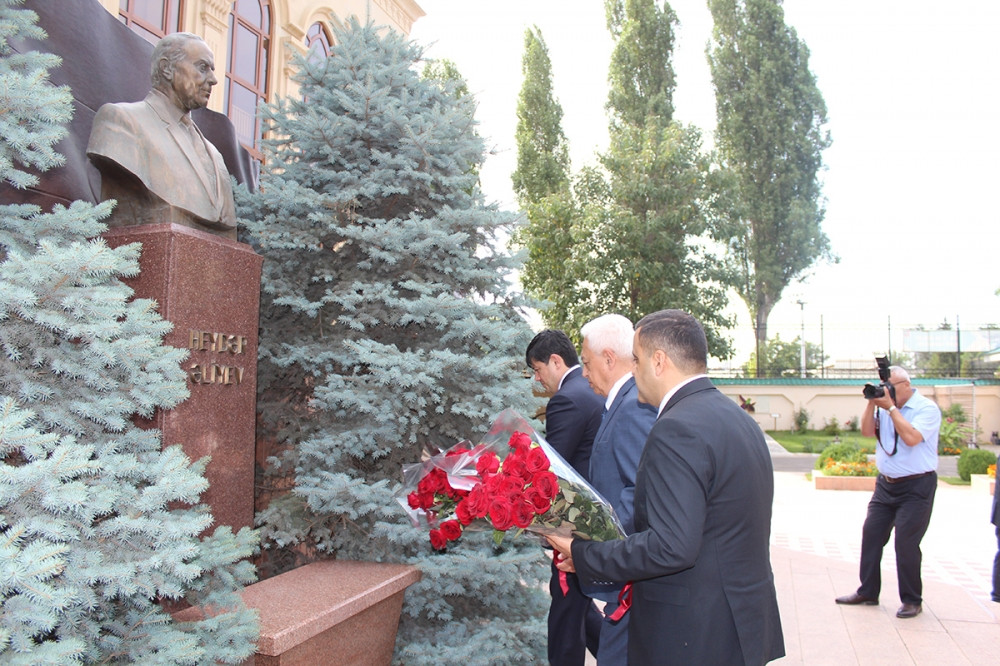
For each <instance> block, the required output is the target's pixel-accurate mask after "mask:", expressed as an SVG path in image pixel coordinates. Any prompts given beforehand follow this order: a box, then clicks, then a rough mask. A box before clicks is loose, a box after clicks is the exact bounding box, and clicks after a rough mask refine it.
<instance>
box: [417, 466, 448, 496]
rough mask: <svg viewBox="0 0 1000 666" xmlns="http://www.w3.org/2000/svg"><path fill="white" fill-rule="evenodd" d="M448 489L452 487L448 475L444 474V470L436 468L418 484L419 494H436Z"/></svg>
mask: <svg viewBox="0 0 1000 666" xmlns="http://www.w3.org/2000/svg"><path fill="white" fill-rule="evenodd" d="M448 487H450V486H449V485H448V475H447V474H445V473H444V470H440V469H438V468H436V467H435V468H434V469H432V470H431V471H430V472H428V473H427V475H426V476H425V477H424V478H422V479H420V483H418V484H417V492H421V493H424V492H430V493H436V492H438V491H439V490H444V489H445V488H448Z"/></svg>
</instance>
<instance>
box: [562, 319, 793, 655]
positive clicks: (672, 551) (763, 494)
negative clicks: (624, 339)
mask: <svg viewBox="0 0 1000 666" xmlns="http://www.w3.org/2000/svg"><path fill="white" fill-rule="evenodd" d="M633 355H634V357H635V361H636V366H635V369H634V371H633V372H634V374H635V381H636V385H637V387H638V391H639V400H641V401H642V402H645V403H646V404H649V405H657V406H658V416H657V419H656V423H654V424H653V429H652V430H651V431H650V433H649V438H648V439H647V440H646V447H645V449H643V453H642V458H641V459H640V461H639V469H638V471H637V473H636V479H635V532H633V533H632V534H630V535H629V536H628V537H626V538H625V539H624V540H620V541H604V542H597V541H587V540H584V539H570V538H566V537H548V539H549V542H550V543H552V545H553V546H554V547H555V548H557V549H558V550H559V551H560V552H561V553H563V554H564V555H566V556H567V557H568V558H569V559H568V560H566V561H564V562H562V563H561V564H560V565H559V566H560V568H562V569H563V570H566V571H573V570H575V571H576V572H577V574H578V575H579V576H580V577H581V578H583V579H584V580H590V579H607V580H616V581H633V587H632V607H631V609H630V610H629V612H630V613H632V619H631V620H630V621H629V631H628V633H629V636H628V660H629V663H630V664H764V663H766V662H768V661H771V660H773V659H777V658H779V657H781V656H783V655H784V653H785V649H784V639H783V637H782V633H781V619H780V617H779V615H778V600H777V595H776V593H775V589H774V576H773V574H772V572H771V561H770V546H769V543H768V542H769V539H770V534H771V503H772V501H773V498H774V472H773V469H772V467H771V456H770V452H769V451H768V448H767V444H766V443H765V442H764V435H763V433H762V432H761V429H760V426H758V425H757V423H756V422H755V421H754V420H753V419H752V418H750V417H749V416H748V415H747V414H746V413H745V412H744V411H743V410H742V409H740V408H739V406H738V405H737V404H736V403H735V402H733V401H732V400H730V399H729V398H727V397H726V396H724V395H723V394H722V393H721V392H719V390H718V389H716V388H715V387H714V386H713V385H712V382H711V381H709V379H708V377H707V376H706V375H705V372H706V368H707V363H708V344H707V341H706V339H705V331H704V330H703V329H702V327H701V325H700V324H699V323H698V321H697V320H696V319H695V318H694V317H692V316H691V315H689V314H687V313H685V312H682V311H680V310H662V311H660V312H656V313H653V314H651V315H647V316H646V317H644V318H643V319H642V320H640V321H639V323H637V324H636V330H635V340H634V343H633Z"/></svg>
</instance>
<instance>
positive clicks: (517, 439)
mask: <svg viewBox="0 0 1000 666" xmlns="http://www.w3.org/2000/svg"><path fill="white" fill-rule="evenodd" d="M507 443H508V444H509V445H510V448H512V449H514V452H515V453H517V454H518V455H524V454H525V453H527V451H528V448H529V447H530V446H531V437H528V435H526V434H525V433H523V432H515V433H514V434H513V435H511V436H510V441H509V442H507Z"/></svg>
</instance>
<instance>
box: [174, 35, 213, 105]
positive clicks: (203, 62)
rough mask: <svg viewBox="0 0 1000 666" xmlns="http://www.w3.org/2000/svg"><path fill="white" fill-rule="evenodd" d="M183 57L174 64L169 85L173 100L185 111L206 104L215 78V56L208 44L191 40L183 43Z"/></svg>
mask: <svg viewBox="0 0 1000 666" xmlns="http://www.w3.org/2000/svg"><path fill="white" fill-rule="evenodd" d="M184 53H185V55H184V57H183V58H182V59H181V60H179V61H178V62H177V63H176V64H175V65H174V71H173V77H172V79H171V81H170V84H171V85H170V87H171V92H172V95H171V97H173V98H174V101H175V102H176V103H177V105H178V106H180V107H181V108H182V109H184V110H185V111H191V110H193V109H200V108H203V107H205V106H208V98H209V96H210V95H211V94H212V86H214V85H215V84H216V83H218V82H219V80H218V79H216V78H215V58H213V57H212V51H211V50H210V49H209V48H208V45H207V44H205V42H202V41H196V40H191V41H189V42H187V43H186V44H185V45H184Z"/></svg>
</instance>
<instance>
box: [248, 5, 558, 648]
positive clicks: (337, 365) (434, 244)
mask: <svg viewBox="0 0 1000 666" xmlns="http://www.w3.org/2000/svg"><path fill="white" fill-rule="evenodd" d="M335 44H336V45H335V46H334V47H333V49H332V52H331V55H330V57H329V58H328V59H327V60H326V61H325V62H323V63H317V64H311V63H307V62H303V61H302V60H301V59H300V60H299V61H298V63H297V67H298V68H299V70H298V73H297V74H296V75H295V77H296V80H297V82H298V83H299V84H300V85H301V93H302V94H303V96H304V98H302V99H284V100H279V101H278V102H277V103H276V104H274V105H272V106H270V107H268V108H267V109H266V110H265V112H264V117H265V118H266V121H267V123H268V126H269V128H270V133H269V136H271V137H274V138H272V139H270V140H268V141H266V142H265V151H266V153H265V154H266V160H265V162H264V168H263V172H262V174H261V187H260V191H259V193H258V194H256V195H253V196H250V195H241V196H240V200H239V202H238V204H239V210H240V213H241V217H242V223H243V224H245V225H246V227H247V229H248V231H249V232H250V235H251V237H252V240H253V242H254V243H256V244H257V246H258V247H259V251H260V252H261V253H262V254H263V256H264V258H265V262H264V275H263V285H262V296H261V313H262V322H261V342H260V363H259V376H258V381H259V387H258V411H259V427H258V437H259V438H261V440H262V441H261V442H260V444H259V445H263V446H267V447H270V448H272V449H275V450H276V455H274V456H273V457H272V458H271V460H270V462H269V468H270V469H269V476H268V477H267V478H266V479H264V481H265V482H266V483H267V484H269V485H270V487H271V489H272V492H271V494H270V496H269V497H268V498H266V499H268V500H269V504H268V506H267V507H266V508H264V509H263V510H262V511H261V512H260V513H259V514H258V521H259V522H261V523H262V524H263V525H264V527H263V528H262V529H263V530H264V537H265V540H264V545H265V547H266V548H267V549H268V551H266V555H267V558H268V562H267V566H268V567H269V568H272V569H275V570H280V569H283V568H287V567H291V566H295V565H297V564H299V563H300V562H302V561H305V560H309V559H314V558H329V557H336V558H347V559H360V560H371V561H393V562H404V563H410V564H414V565H416V566H418V567H419V568H420V570H421V572H422V574H423V578H422V580H421V582H420V583H418V584H416V585H414V586H412V587H410V588H409V589H408V590H407V592H406V597H405V605H404V611H403V617H402V618H401V622H400V627H399V633H398V640H397V649H396V659H397V661H399V662H401V663H406V664H439V663H450V664H456V663H468V664H481V663H538V661H540V660H542V659H544V651H545V640H544V636H545V626H544V616H545V609H546V601H547V600H546V597H545V594H544V592H543V588H542V582H543V581H544V580H545V579H546V578H547V577H548V567H547V565H546V564H545V561H544V559H543V557H542V554H541V553H542V551H541V549H540V548H538V544H537V543H534V542H532V541H530V540H528V539H518V540H514V541H512V542H511V543H509V544H507V545H506V546H505V547H504V548H503V549H502V550H495V549H494V547H493V544H492V540H491V539H490V537H489V534H488V533H485V532H484V533H482V535H481V538H470V539H468V540H466V539H464V538H463V539H462V543H461V544H460V545H458V546H455V547H454V548H452V549H450V550H449V552H447V553H444V554H437V553H434V552H433V551H432V549H431V547H430V544H429V541H428V536H427V534H426V533H425V532H422V531H421V530H418V529H416V528H414V527H413V526H412V525H411V524H410V523H409V522H408V519H407V518H406V515H405V513H404V512H403V510H402V508H401V507H400V506H399V505H398V504H397V502H396V501H395V500H394V498H393V493H394V491H395V490H396V489H397V488H398V487H399V485H400V481H401V478H402V475H401V467H402V465H403V464H404V463H410V462H416V461H418V460H419V459H420V457H421V453H422V451H423V450H428V451H436V450H438V449H440V448H444V447H447V446H450V445H451V444H454V443H455V442H456V441H458V440H459V439H462V438H465V437H468V438H470V439H475V438H477V437H478V436H480V435H481V434H484V432H485V427H486V426H488V425H489V423H490V421H491V420H492V418H493V417H494V416H495V415H496V414H497V413H499V412H500V411H501V410H502V409H504V408H506V407H513V408H515V409H518V410H519V411H521V412H522V413H525V414H530V413H532V412H533V407H534V400H533V398H532V396H531V392H530V384H529V383H528V382H527V381H526V380H524V378H523V375H522V373H523V365H524V361H523V353H524V348H525V346H526V345H527V343H528V341H529V340H530V338H531V331H530V329H529V328H528V326H527V324H526V323H525V321H524V319H523V318H522V316H521V314H520V311H519V308H520V307H521V303H520V300H519V297H518V296H517V295H511V294H509V293H508V289H507V279H508V276H509V275H510V273H511V272H512V271H513V270H514V269H515V268H516V262H515V260H514V259H513V257H511V256H510V255H508V254H505V253H504V252H501V251H499V250H497V249H495V248H496V246H495V243H496V239H497V237H498V236H499V235H502V234H504V233H506V232H507V231H509V228H510V226H511V224H512V221H513V216H512V215H509V214H505V213H501V212H499V211H497V210H496V209H494V208H493V207H488V206H485V205H484V203H483V199H482V195H481V193H480V192H479V191H478V189H477V187H476V176H475V168H476V167H477V166H478V165H479V164H480V163H481V162H482V160H483V157H484V148H483V141H482V139H481V138H479V137H478V136H477V135H476V134H475V132H474V125H475V123H474V118H473V112H474V107H475V100H474V99H473V98H472V97H471V96H468V95H466V96H457V95H455V94H453V91H452V90H451V89H450V88H449V86H445V87H442V86H441V85H440V82H439V81H436V80H428V79H424V78H421V77H420V76H419V75H418V74H417V71H416V67H417V64H418V62H419V60H420V57H421V50H420V49H419V48H418V47H417V46H416V45H414V44H412V43H409V42H407V41H405V39H404V38H403V37H401V36H400V35H398V34H396V33H395V32H393V31H386V32H385V34H382V35H380V34H379V31H377V30H376V29H375V28H374V27H373V26H372V25H366V26H361V25H359V24H358V22H357V21H356V20H355V19H352V20H350V21H349V23H348V25H347V27H345V28H344V29H342V30H338V31H337V35H336V42H335ZM470 536H474V535H470Z"/></svg>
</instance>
